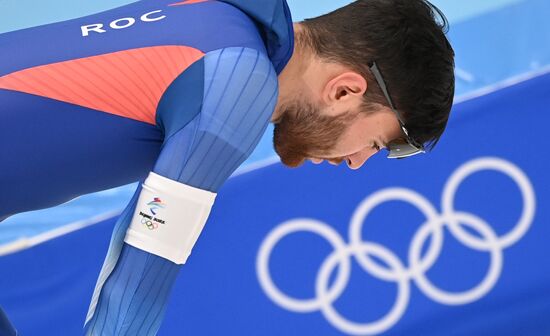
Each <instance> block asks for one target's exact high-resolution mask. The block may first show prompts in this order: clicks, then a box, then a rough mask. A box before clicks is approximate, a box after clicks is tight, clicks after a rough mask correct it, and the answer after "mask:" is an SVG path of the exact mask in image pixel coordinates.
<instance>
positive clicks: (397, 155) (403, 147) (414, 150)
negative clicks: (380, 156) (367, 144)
mask: <svg viewBox="0 0 550 336" xmlns="http://www.w3.org/2000/svg"><path fill="white" fill-rule="evenodd" d="M369 70H370V71H371V73H372V74H373V75H374V78H375V79H376V82H377V83H378V86H379V87H380V89H381V90H382V93H384V96H385V97H386V100H387V101H388V103H389V105H390V108H391V110H392V111H393V113H395V116H396V117H397V120H398V121H399V126H400V127H401V131H402V132H403V135H404V136H405V141H406V144H401V143H400V144H397V143H396V144H392V142H390V143H388V151H389V154H388V158H390V159H403V158H406V157H409V156H413V155H416V154H420V153H425V152H426V150H425V149H424V146H423V145H422V144H419V143H418V142H416V141H415V140H414V139H412V138H411V137H410V136H409V131H408V130H407V128H406V127H405V122H404V121H403V117H402V115H401V113H399V111H397V109H396V108H395V107H394V105H393V102H392V100H391V97H390V94H389V92H388V89H387V87H386V82H385V81H384V78H383V77H382V73H381V72H380V69H379V68H378V66H377V65H376V62H371V63H370V64H369Z"/></svg>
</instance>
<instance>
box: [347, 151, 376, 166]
mask: <svg viewBox="0 0 550 336" xmlns="http://www.w3.org/2000/svg"><path fill="white" fill-rule="evenodd" d="M376 153H378V152H377V151H376V150H375V149H372V148H371V149H365V150H364V151H361V152H357V153H355V154H352V155H349V156H348V157H347V158H346V163H347V164H348V167H349V168H350V169H353V170H356V169H359V168H361V167H362V166H363V165H364V164H365V162H367V160H368V159H370V158H371V157H372V156H373V155H374V154H376Z"/></svg>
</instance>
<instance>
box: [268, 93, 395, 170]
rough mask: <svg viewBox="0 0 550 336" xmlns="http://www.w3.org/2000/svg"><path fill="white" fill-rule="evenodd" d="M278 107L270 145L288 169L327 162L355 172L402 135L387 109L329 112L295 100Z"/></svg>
mask: <svg viewBox="0 0 550 336" xmlns="http://www.w3.org/2000/svg"><path fill="white" fill-rule="evenodd" d="M277 108H278V110H279V111H278V112H277V115H278V116H279V118H278V120H275V121H274V122H275V130H274V134H273V143H274V147H275V151H276V152H277V154H278V155H279V157H280V158H281V161H282V162H283V164H285V165H287V166H289V167H299V166H301V165H302V164H303V163H304V162H305V160H307V159H310V160H311V161H313V162H314V163H321V162H322V161H323V160H324V159H326V160H328V161H329V162H330V163H332V164H335V165H338V164H340V163H341V162H343V161H346V163H347V164H348V166H349V167H350V168H351V169H358V168H360V167H361V166H362V165H363V164H364V163H365V162H366V161H367V160H368V159H369V158H370V157H371V156H372V155H374V154H376V153H377V152H378V151H379V150H380V149H381V148H384V146H385V144H386V143H388V142H389V141H391V140H394V139H397V138H399V137H400V136H401V130H400V127H399V123H398V121H397V118H396V117H395V115H394V114H393V112H391V111H390V110H385V109H381V110H380V111H377V112H372V113H365V112H358V111H359V106H357V107H356V108H355V109H351V110H350V109H349V108H348V109H342V110H341V111H338V112H337V113H334V112H331V113H328V112H327V111H325V110H326V109H325V110H324V109H323V108H320V107H318V106H316V105H315V104H313V103H308V102H305V101H303V100H298V99H295V100H294V101H291V102H286V103H281V104H280V106H278V107H277Z"/></svg>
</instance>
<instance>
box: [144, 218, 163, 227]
mask: <svg viewBox="0 0 550 336" xmlns="http://www.w3.org/2000/svg"><path fill="white" fill-rule="evenodd" d="M141 224H143V225H145V226H146V227H147V228H148V229H149V230H154V229H156V228H158V227H159V225H158V224H157V223H155V222H153V221H152V220H150V219H148V218H145V217H142V218H141Z"/></svg>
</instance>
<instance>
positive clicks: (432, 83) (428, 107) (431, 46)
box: [298, 0, 455, 150]
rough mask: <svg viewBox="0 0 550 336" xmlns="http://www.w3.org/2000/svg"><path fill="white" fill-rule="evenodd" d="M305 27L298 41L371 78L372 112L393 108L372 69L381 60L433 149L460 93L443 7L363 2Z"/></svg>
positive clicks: (402, 107)
mask: <svg viewBox="0 0 550 336" xmlns="http://www.w3.org/2000/svg"><path fill="white" fill-rule="evenodd" d="M302 24H303V26H304V27H305V29H304V34H303V36H301V37H300V38H299V40H302V41H298V43H300V42H301V43H304V44H306V45H308V46H309V47H310V48H311V49H312V51H313V52H314V53H315V54H316V55H317V56H319V57H320V58H321V59H323V60H326V61H331V62H338V63H341V64H344V65H346V66H349V67H350V68H352V69H353V70H354V71H357V72H358V73H360V74H361V75H362V76H364V77H365V79H366V80H367V82H368V84H369V85H368V87H367V92H366V93H365V96H364V103H363V109H364V110H365V111H367V112H369V111H374V110H376V109H379V108H380V106H379V105H382V106H386V107H389V104H388V103H387V100H386V98H385V97H384V95H383V93H382V91H381V89H380V87H379V86H378V85H377V84H376V80H375V79H374V76H373V74H371V73H370V70H369V65H370V64H371V62H376V64H377V65H378V68H379V69H380V72H381V73H382V75H383V77H384V81H385V82H386V85H387V90H388V92H389V95H390V97H391V99H392V101H393V104H394V106H395V108H396V109H398V110H399V111H400V113H401V114H402V115H403V117H404V123H405V126H406V128H407V130H408V131H409V135H410V136H411V137H412V138H413V139H414V140H416V141H417V142H418V143H421V144H424V145H425V146H426V148H427V149H428V150H431V149H433V147H434V146H435V145H436V144H437V142H438V141H439V139H440V137H441V135H442V134H443V131H444V130H445V127H446V125H447V121H448V119H449V114H450V110H451V107H452V104H453V97H454V90H455V77H454V51H453V49H452V47H451V45H450V43H449V41H448V40H447V38H446V36H445V34H446V33H447V31H448V21H447V19H446V18H445V15H444V14H443V13H442V12H441V11H440V10H439V9H438V8H437V7H435V6H434V5H432V4H431V3H429V2H428V1H426V0H357V1H355V2H353V3H351V4H349V5H347V6H345V7H342V8H339V9H337V10H335V11H333V12H331V13H328V14H326V15H322V16H320V17H317V18H312V19H306V20H305V21H304V22H302Z"/></svg>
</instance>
